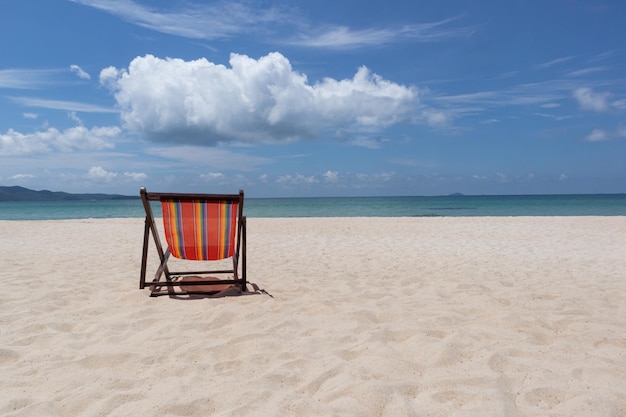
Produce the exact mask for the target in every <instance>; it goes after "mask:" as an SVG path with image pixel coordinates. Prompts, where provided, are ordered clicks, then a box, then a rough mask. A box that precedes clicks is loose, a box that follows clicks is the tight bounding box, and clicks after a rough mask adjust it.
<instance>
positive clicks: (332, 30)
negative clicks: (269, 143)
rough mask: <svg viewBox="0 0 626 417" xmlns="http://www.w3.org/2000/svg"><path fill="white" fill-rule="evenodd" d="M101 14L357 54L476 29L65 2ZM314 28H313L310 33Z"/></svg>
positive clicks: (192, 33)
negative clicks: (358, 24)
mask: <svg viewBox="0 0 626 417" xmlns="http://www.w3.org/2000/svg"><path fill="white" fill-rule="evenodd" d="M70 1H73V2H74V3H78V4H82V5H84V6H89V7H93V8H96V9H98V10H102V11H104V12H107V13H110V14H112V15H115V16H117V17H119V18H120V19H122V20H125V21H127V22H129V23H132V24H135V25H137V26H141V27H143V28H146V29H150V30H154V31H156V32H160V33H166V34H170V35H175V36H182V37H186V38H192V39H203V40H216V39H223V38H230V37H233V36H236V35H242V34H248V35H250V34H263V35H267V37H268V39H274V40H273V42H276V41H277V42H279V43H284V44H290V45H298V46H306V47H316V48H358V47H365V46H376V45H385V44H389V43H393V42H399V41H407V40H411V41H417V42H438V41H443V40H447V39H452V38H462V37H469V36H471V35H472V34H473V33H474V32H475V31H476V26H454V25H453V22H455V21H457V20H459V19H458V18H449V19H443V20H439V21H436V22H428V23H419V24H409V25H402V26H398V27H391V28H365V29H354V28H351V27H349V26H345V25H336V26H329V25H322V26H325V28H323V29H321V30H320V29H316V28H317V27H318V26H319V24H316V25H315V26H313V25H312V24H310V23H308V22H306V20H305V19H303V18H302V17H300V16H299V14H298V12H297V11H296V10H294V9H291V10H289V11H287V10H284V9H280V8H277V7H268V8H253V7H251V6H249V5H248V4H245V3H240V2H228V1H219V2H215V3H211V4H185V5H184V6H183V7H179V8H172V9H171V10H165V9H158V8H156V7H148V6H144V5H142V4H139V3H138V2H135V1H132V0H70ZM276 26H282V27H291V31H292V35H285V34H282V35H281V36H280V40H276V38H273V37H272V36H270V34H271V33H273V32H274V29H275V28H276ZM314 27H315V28H314Z"/></svg>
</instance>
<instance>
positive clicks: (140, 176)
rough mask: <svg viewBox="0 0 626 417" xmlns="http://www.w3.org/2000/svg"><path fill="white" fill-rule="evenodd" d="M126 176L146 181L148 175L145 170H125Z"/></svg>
mask: <svg viewBox="0 0 626 417" xmlns="http://www.w3.org/2000/svg"><path fill="white" fill-rule="evenodd" d="M124 176H125V177H127V178H130V179H132V180H133V181H144V180H145V179H147V178H148V175H146V174H144V173H143V172H124Z"/></svg>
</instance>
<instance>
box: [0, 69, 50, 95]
mask: <svg viewBox="0 0 626 417" xmlns="http://www.w3.org/2000/svg"><path fill="white" fill-rule="evenodd" d="M61 72H62V70H58V69H28V68H20V69H0V88H14V89H22V90H30V89H38V88H43V87H46V86H49V85H51V84H53V83H54V79H55V77H57V76H58V75H59V74H60V73H61Z"/></svg>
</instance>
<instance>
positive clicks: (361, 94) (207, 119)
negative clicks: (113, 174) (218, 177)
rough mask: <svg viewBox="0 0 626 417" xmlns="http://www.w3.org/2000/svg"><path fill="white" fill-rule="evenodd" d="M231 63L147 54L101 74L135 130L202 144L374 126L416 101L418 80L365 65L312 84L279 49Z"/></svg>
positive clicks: (405, 113)
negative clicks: (400, 79) (410, 83)
mask: <svg viewBox="0 0 626 417" xmlns="http://www.w3.org/2000/svg"><path fill="white" fill-rule="evenodd" d="M230 65H231V66H230V68H227V67H226V66H224V65H218V64H214V63H212V62H209V61H208V60H206V59H198V60H195V61H183V60H181V59H159V58H156V57H154V56H151V55H147V56H144V57H137V58H135V59H134V60H133V61H132V62H131V63H130V66H129V68H128V70H116V69H114V68H106V69H105V70H103V71H102V72H101V74H100V81H101V83H102V84H103V85H106V86H108V87H109V88H113V90H114V91H115V98H116V100H117V103H118V105H119V107H120V108H121V109H122V119H123V121H124V123H125V125H126V127H127V128H129V129H130V130H133V131H137V132H140V133H143V134H145V135H146V136H147V137H149V138H151V139H153V140H161V141H172V142H178V143H193V144H199V145H215V144H217V143H220V142H232V141H238V142H247V143H259V142H278V141H282V142H285V141H293V140H299V139H302V138H311V137H315V136H317V135H318V134H319V133H320V132H322V131H324V130H329V129H330V130H338V131H341V130H362V131H376V130H380V129H383V128H385V127H387V126H390V125H393V124H396V123H400V122H404V121H408V120H409V119H410V116H411V114H412V112H413V111H414V108H415V107H416V105H417V103H418V92H417V89H416V88H415V87H406V86H403V85H400V84H396V83H394V82H391V81H387V80H384V79H383V78H382V77H380V76H378V75H376V74H373V73H371V72H370V71H369V69H367V68H365V67H361V68H360V69H359V70H358V71H357V72H356V74H355V75H354V77H353V78H351V79H344V80H335V79H331V78H325V79H323V80H322V81H320V82H318V83H316V84H313V85H311V84H309V83H308V80H307V77H306V75H304V74H301V73H298V72H296V71H294V70H293V69H292V67H291V64H290V62H289V60H288V59H287V58H285V57H284V56H283V55H281V54H280V53H277V52H274V53H270V54H269V55H267V56H264V57H261V58H260V59H258V60H255V59H252V58H249V57H247V56H245V55H238V54H232V55H231V58H230Z"/></svg>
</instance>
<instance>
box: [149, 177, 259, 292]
mask: <svg viewBox="0 0 626 417" xmlns="http://www.w3.org/2000/svg"><path fill="white" fill-rule="evenodd" d="M139 194H140V195H141V201H142V202H143V207H144V209H145V211H146V219H145V227H144V235H143V251H142V258H141V277H140V281H139V288H140V289H144V288H145V287H146V285H148V286H150V289H151V293H150V295H151V296H158V295H173V294H197V293H202V294H205V293H207V291H206V290H202V291H189V290H186V291H185V292H182V293H181V292H180V291H179V292H175V290H174V287H182V286H185V287H188V286H191V287H193V286H199V285H201V286H206V285H209V286H210V285H224V284H230V285H237V286H239V287H240V288H241V290H242V291H247V288H246V285H247V279H246V217H245V216H244V215H243V200H244V193H243V190H239V194H182V193H149V192H148V191H146V189H145V188H144V187H142V188H141V189H140V192H139ZM167 200H179V201H185V200H196V201H197V200H200V201H206V202H211V201H215V202H217V201H230V202H236V203H238V214H237V230H236V242H235V254H234V256H232V260H233V267H232V269H216V270H203V271H170V270H169V268H168V266H167V261H168V259H169V257H170V248H169V247H167V248H166V249H165V250H163V245H162V244H161V239H160V237H159V233H158V228H157V225H156V221H155V219H154V215H153V214H152V207H151V205H150V202H151V201H159V202H161V201H167ZM150 234H152V237H153V239H154V244H155V246H156V251H157V253H158V255H159V259H160V264H159V267H158V269H157V271H156V273H155V275H154V279H153V280H152V282H148V283H147V282H146V269H147V262H148V246H149V240H150V237H149V235H150ZM240 257H241V274H239V261H240ZM207 274H230V275H231V276H232V279H219V280H215V278H213V279H206V278H207V277H200V279H197V280H193V281H182V280H179V278H182V277H184V276H190V275H195V276H200V275H207ZM163 275H165V281H160V280H161V277H162V276H163ZM203 278H204V279H203ZM164 286H166V287H167V291H161V289H162V287H164ZM202 288H206V287H202ZM213 292H215V291H213ZM208 293H209V294H210V293H211V292H210V291H209V292H208Z"/></svg>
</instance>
